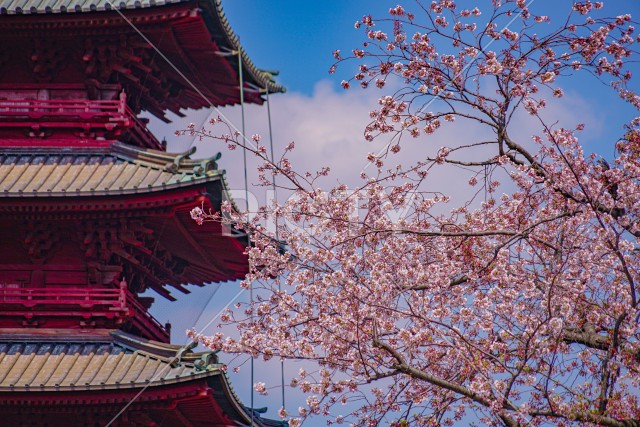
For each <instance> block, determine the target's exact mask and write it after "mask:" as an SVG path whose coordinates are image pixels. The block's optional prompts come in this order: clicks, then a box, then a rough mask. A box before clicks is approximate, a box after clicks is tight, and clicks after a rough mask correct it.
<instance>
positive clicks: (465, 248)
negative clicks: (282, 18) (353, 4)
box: [187, 0, 640, 427]
mask: <svg viewBox="0 0 640 427" xmlns="http://www.w3.org/2000/svg"><path fill="white" fill-rule="evenodd" d="M478 3H482V5H483V6H482V7H483V9H482V10H481V9H479V8H469V9H464V8H459V7H457V5H456V4H455V3H454V2H453V1H451V0H439V1H433V2H431V3H429V2H416V3H412V4H410V5H407V6H406V7H407V9H406V10H405V8H403V7H402V6H397V7H394V8H392V9H390V10H389V16H387V17H383V18H382V19H374V18H372V17H370V16H365V17H364V18H363V19H362V20H361V21H358V22H357V23H356V24H355V26H356V28H357V29H359V30H360V31H363V32H364V36H365V40H366V41H365V42H364V43H363V45H362V46H361V47H360V48H358V49H355V50H353V51H352V52H351V53H350V54H349V55H348V56H345V57H344V58H343V56H342V54H341V53H340V52H338V51H336V52H334V55H335V57H336V60H337V63H336V67H338V71H340V70H341V69H342V68H345V67H346V68H349V67H354V66H355V67H356V68H355V74H354V75H353V77H352V78H350V79H347V80H345V81H343V82H342V86H343V87H344V88H346V89H349V88H350V87H351V89H350V90H354V89H355V86H357V85H359V86H362V87H363V88H367V87H369V89H367V90H378V89H379V90H380V93H381V97H380V99H379V105H377V106H376V108H375V109H373V110H372V111H371V114H370V115H371V123H370V124H369V125H368V126H367V128H366V129H365V131H364V136H365V139H367V140H378V139H379V138H387V139H388V141H390V142H389V144H388V145H387V147H386V149H384V150H382V151H381V152H379V153H377V154H373V153H372V154H370V155H369V157H368V159H367V160H366V161H368V162H370V163H371V164H372V165H373V166H372V168H371V172H369V173H367V172H363V173H362V174H361V180H362V181H361V185H360V186H358V187H357V188H348V187H347V186H346V185H336V186H334V188H331V189H328V190H321V189H320V188H319V185H318V182H319V180H321V179H323V177H324V176H326V175H328V174H330V171H329V169H328V168H322V169H320V170H319V171H318V172H314V173H303V172H301V171H299V170H297V169H296V168H295V167H294V166H293V165H292V162H291V161H290V160H289V158H290V154H291V151H292V150H293V149H294V147H293V144H290V145H289V146H288V147H287V149H286V151H285V154H284V155H283V157H282V158H280V159H279V160H278V161H270V159H269V156H268V155H267V151H268V150H266V148H265V147H264V146H263V145H262V143H261V142H260V140H259V137H257V136H255V137H254V138H253V140H251V141H246V140H243V139H242V138H241V136H240V135H238V134H237V133H232V132H228V131H227V132H221V131H220V130H219V128H220V126H224V123H220V122H221V121H220V120H213V121H212V123H211V125H214V126H213V127H211V128H209V129H195V128H193V127H192V128H190V129H189V130H188V131H187V132H188V133H191V134H197V135H199V136H200V137H202V138H204V139H208V138H211V139H216V140H222V141H224V142H226V143H227V144H228V145H229V146H230V147H231V148H235V147H240V148H242V149H245V150H247V151H248V152H250V153H252V154H254V155H256V156H258V157H259V158H260V159H261V160H262V161H263V165H262V166H261V168H260V173H261V180H262V183H263V184H264V185H271V180H272V178H277V180H278V184H279V186H281V187H285V188H288V189H291V190H292V192H293V193H294V194H295V197H292V198H289V199H288V200H287V201H286V202H283V203H276V202H274V203H273V204H270V205H267V206H263V207H262V208H261V210H260V213H259V215H257V216H256V217H255V218H253V219H251V220H249V219H248V217H247V216H246V214H239V213H236V211H235V209H234V207H233V206H231V205H229V204H226V205H224V206H223V212H222V213H207V212H203V211H202V209H200V208H195V209H194V211H193V212H192V216H193V217H194V219H195V220H196V221H198V222H202V221H230V222H231V223H233V224H234V225H235V226H236V227H237V228H239V229H242V230H245V231H246V232H247V233H249V234H250V237H251V241H252V246H251V247H250V249H248V251H247V252H248V256H249V260H250V267H251V269H250V270H251V271H250V272H249V274H248V275H247V278H246V280H245V281H244V283H243V286H246V287H250V286H251V287H252V288H253V290H254V292H255V295H256V298H255V301H254V303H253V304H251V305H249V306H247V307H244V309H243V310H232V311H229V312H228V313H225V315H224V316H223V321H224V322H225V323H232V324H235V325H237V327H238V328H239V331H240V334H239V337H228V336H223V335H222V334H221V333H219V334H215V335H214V336H199V335H197V334H195V333H192V336H194V337H195V338H197V339H198V340H200V341H201V342H202V343H204V344H206V345H207V346H210V347H211V348H214V349H222V350H225V351H229V352H242V353H249V354H252V355H253V356H254V357H262V358H264V359H265V360H268V359H271V358H284V359H297V360H311V361H314V362H316V363H317V365H316V366H318V369H317V370H315V371H314V372H309V373H307V372H304V371H301V372H300V375H298V376H297V377H296V378H293V379H292V380H291V386H292V387H297V389H299V390H300V391H301V392H303V393H306V394H308V398H307V406H306V407H304V408H300V410H299V411H298V412H299V413H292V414H290V416H293V418H291V419H290V421H289V422H290V425H291V426H293V427H295V426H297V425H300V423H301V422H303V421H304V420H305V419H307V418H309V417H313V416H314V415H320V416H322V417H323V419H325V420H326V422H327V424H333V423H336V424H342V423H352V425H355V426H377V425H391V426H409V425H410V426H440V425H454V424H457V423H459V422H461V420H463V419H464V420H466V421H464V422H467V421H468V420H470V419H471V420H476V421H475V422H476V423H479V424H486V425H504V426H509V427H513V426H539V425H558V426H570V425H602V426H612V427H614V426H615V427H618V426H619V427H622V426H640V403H639V402H638V396H640V342H639V339H640V325H639V318H640V307H639V301H638V300H639V298H640V295H639V294H638V291H639V288H638V286H639V285H638V283H639V281H640V257H639V251H640V247H639V243H640V242H639V238H640V224H639V219H640V130H639V129H638V125H639V124H640V118H638V119H635V120H632V121H631V122H630V123H628V124H627V125H626V127H625V128H624V129H621V130H620V138H619V139H618V140H617V141H612V142H611V144H610V146H611V150H609V151H608V152H607V154H608V153H611V152H612V151H613V150H614V149H615V155H613V156H612V157H610V158H607V159H605V158H603V157H601V156H599V155H598V154H590V153H585V150H584V149H583V147H582V146H581V144H580V142H579V137H580V133H581V132H580V131H582V129H583V125H581V124H576V125H575V126H574V127H573V128H563V127H560V126H559V125H558V124H556V123H555V122H554V121H552V120H548V119H546V118H545V111H546V110H547V109H548V108H549V106H550V105H552V104H553V103H554V102H558V98H561V97H563V95H564V93H563V89H562V85H563V84H568V83H570V82H571V80H569V77H574V76H578V75H583V74H584V75H590V76H592V78H593V79H594V81H597V82H601V83H604V84H606V85H608V86H610V87H611V90H613V91H615V92H616V93H617V94H619V96H620V103H621V104H624V103H629V104H630V105H632V106H633V107H634V108H636V109H637V108H640V97H639V96H638V95H636V93H634V92H633V91H632V89H631V86H632V83H634V82H636V80H633V79H632V76H631V73H630V72H629V65H630V64H632V63H633V61H634V60H635V58H636V56H635V55H636V54H635V52H634V50H633V48H634V46H635V44H637V43H639V42H640V38H639V37H638V36H637V35H636V34H634V28H633V20H632V18H631V16H629V15H621V16H614V17H607V15H606V13H607V8H606V7H603V5H602V3H601V2H591V1H588V0H587V1H584V2H577V1H574V2H569V1H567V2H562V1H560V2H556V3H558V5H555V6H552V5H550V4H549V3H548V2H538V3H539V4H536V3H533V2H531V1H530V2H526V1H524V0H517V1H506V0H503V1H500V0H493V1H492V2H478ZM532 3H533V4H532ZM479 7H480V6H479ZM536 7H537V8H538V9H545V8H546V9H548V10H550V12H549V15H551V16H550V17H549V16H544V15H540V14H538V13H539V12H538V11H537V10H534V9H535V8H536ZM562 7H566V11H567V13H566V14H564V15H563V16H560V12H562V10H561V9H562ZM409 9H412V10H409ZM336 67H334V68H332V71H336ZM524 116H526V119H527V120H529V121H532V122H533V123H535V126H536V133H535V134H534V135H533V136H532V137H531V136H530V135H529V136H528V137H526V138H525V137H523V136H522V132H519V131H518V130H517V124H518V122H519V121H522V120H524V119H523V117H524ZM451 122H454V123H453V124H452V123H451ZM444 126H479V127H480V128H482V129H484V131H485V133H486V135H489V137H488V138H485V137H484V136H482V137H480V136H479V137H478V139H477V140H465V141H456V140H454V141H449V142H447V145H444V146H442V147H439V148H436V149H433V146H432V145H433V143H432V141H433V140H434V139H435V138H436V136H437V133H438V131H439V130H440V129H441V128H442V127H444ZM483 135H485V134H483ZM411 138H417V139H419V140H423V141H422V142H421V143H423V144H424V146H425V150H424V156H423V157H422V158H419V159H415V160H416V161H415V162H414V164H404V165H400V166H395V165H394V166H393V167H389V166H386V165H388V164H393V159H394V158H397V157H398V156H399V154H398V152H400V151H401V148H402V147H403V146H404V145H405V144H407V143H408V141H411ZM454 167H464V168H465V170H467V171H472V175H471V178H470V179H468V183H467V184H468V186H469V188H471V189H472V190H473V191H472V192H470V193H469V194H471V196H469V197H468V198H466V199H465V200H463V201H461V202H455V203H454V202H452V201H451V198H450V197H449V196H450V195H449V194H446V193H442V192H434V191H432V190H430V188H432V185H431V184H432V182H431V180H430V179H431V178H432V176H434V174H435V173H436V172H437V170H439V169H443V168H454ZM465 180H466V179H465ZM499 189H501V190H503V191H504V192H500V191H499ZM390 212H403V213H404V215H402V216H401V218H399V219H397V218H396V216H397V215H396V216H394V215H389V213H390ZM392 218H394V219H392ZM267 221H275V223H276V224H277V231H275V232H274V231H272V230H269V229H268V228H267V227H266V226H265V224H266V222H267ZM257 386H258V388H259V391H260V392H261V393H262V392H266V387H265V384H263V383H258V384H257ZM349 402H351V403H352V405H351V406H344V407H343V406H342V404H344V403H349ZM353 405H355V406H353ZM343 408H355V409H350V410H347V411H346V412H348V413H342V414H341V410H343ZM282 412H284V411H282ZM290 412H291V411H290ZM283 416H286V415H285V414H284V413H283ZM311 422H312V423H313V424H314V425H317V419H316V420H312V421H311Z"/></svg>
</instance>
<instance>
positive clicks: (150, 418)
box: [0, 329, 286, 427]
mask: <svg viewBox="0 0 640 427" xmlns="http://www.w3.org/2000/svg"><path fill="white" fill-rule="evenodd" d="M8 337H10V338H8ZM0 367H2V369H1V370H0V394H1V396H2V399H0V413H2V425H11V426H26V425H28V426H34V427H36V426H37V427H40V426H42V427H44V426H48V427H57V426H60V427H62V426H64V427H67V426H80V425H82V426H94V425H99V426H104V425H107V424H108V423H109V422H112V424H111V425H112V426H114V427H117V426H127V427H139V426H140V427H142V426H145V427H152V426H160V425H163V426H192V427H200V426H202V427H205V426H219V427H222V426H239V425H242V426H248V425H250V423H251V418H252V417H251V413H250V412H249V409H248V408H245V407H244V406H242V405H240V404H238V403H237V402H238V398H237V396H236V395H235V393H234V391H233V389H232V388H231V386H230V384H229V381H228V379H227V377H226V375H225V373H224V365H221V364H220V363H218V359H217V357H216V356H215V354H213V353H211V352H206V353H194V352H192V351H191V350H189V349H188V348H187V349H183V348H182V347H180V346H176V345H168V344H162V343H158V342H154V341H148V340H144V339H140V338H138V337H136V336H133V335H129V334H126V333H123V332H120V331H104V332H102V333H92V334H91V335H86V336H78V335H69V334H68V331H65V330H42V331H39V333H37V334H36V333H31V334H25V331H24V330H19V331H16V330H2V329H0ZM127 405H128V406H127ZM125 407H126V408H125ZM120 411H122V413H121V414H120V415H118V414H119V413H120ZM253 425H254V426H256V427H263V426H283V425H286V424H284V423H282V422H279V421H270V420H266V419H263V418H261V417H260V415H259V414H258V413H256V412H255V411H254V414H253Z"/></svg>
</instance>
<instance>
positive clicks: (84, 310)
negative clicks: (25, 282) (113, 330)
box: [0, 284, 169, 341]
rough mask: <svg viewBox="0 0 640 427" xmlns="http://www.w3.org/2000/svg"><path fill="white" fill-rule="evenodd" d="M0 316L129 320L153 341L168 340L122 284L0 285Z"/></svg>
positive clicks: (162, 327)
mask: <svg viewBox="0 0 640 427" xmlns="http://www.w3.org/2000/svg"><path fill="white" fill-rule="evenodd" d="M20 307H22V309H20ZM25 309H26V310H25ZM0 316H24V317H25V318H28V319H30V318H33V317H34V316H55V317H60V316H80V317H84V318H86V317H107V318H109V319H118V318H119V319H122V320H123V321H124V320H130V321H131V322H132V323H133V324H134V326H136V327H137V328H138V329H140V330H142V331H144V332H146V333H147V334H148V335H149V336H150V337H152V338H153V339H156V340H159V341H168V339H169V333H168V332H167V330H166V329H165V328H164V326H162V324H161V323H160V322H159V321H158V320H157V319H156V318H154V317H153V316H152V315H151V314H149V312H147V310H146V309H145V308H144V306H142V304H140V303H139V302H138V301H137V299H136V297H135V295H134V294H132V293H131V292H129V290H128V289H127V288H126V284H124V285H121V286H120V287H119V288H86V287H47V288H29V287H18V286H17V285H0Z"/></svg>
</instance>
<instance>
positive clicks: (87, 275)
mask: <svg viewBox="0 0 640 427" xmlns="http://www.w3.org/2000/svg"><path fill="white" fill-rule="evenodd" d="M240 68H242V73H240V72H239V69H240ZM240 75H242V76H244V77H243V79H242V80H243V81H242V82H240V79H239V76H240ZM240 85H242V87H243V88H244V89H245V90H244V101H245V102H251V103H258V104H260V103H262V102H263V98H262V95H261V94H262V93H264V92H266V91H268V92H271V93H276V92H282V91H283V88H282V87H280V86H279V85H277V84H276V83H275V82H274V81H273V80H272V77H271V74H269V73H268V72H264V71H261V70H259V69H257V68H256V67H255V66H254V65H253V64H252V62H251V61H250V60H249V58H248V57H247V56H246V55H245V53H244V51H243V50H242V48H241V46H240V45H239V43H238V40H237V38H236V37H235V36H234V35H233V32H232V31H231V29H230V28H229V25H228V23H227V21H226V19H225V17H224V14H223V12H222V9H221V6H220V4H219V2H218V1H217V0H201V1H196V0H174V1H164V0H158V1H154V0H143V1H139V0H122V1H120V0H118V1H114V2H110V1H103V0H95V1H94V0H86V1H85V0H37V1H36V0H0V242H1V243H0V414H1V418H0V424H1V425H11V426H14V425H15V426H22V425H25V426H26V425H28V426H72V425H73V426H75V425H82V426H105V425H113V426H238V425H251V423H252V422H253V424H254V425H257V426H264V425H281V423H280V422H275V421H269V420H266V419H263V418H261V417H260V416H259V414H257V413H256V411H254V410H253V409H251V408H247V407H245V406H243V405H242V404H241V403H239V401H238V399H237V397H236V396H235V394H234V392H233V390H232V388H231V387H230V385H229V382H228V380H227V377H226V376H225V374H224V367H223V365H221V364H219V363H218V360H217V358H216V356H215V355H214V354H213V353H194V352H193V351H192V350H191V349H189V348H181V347H179V346H175V345H171V344H169V336H170V330H169V325H162V324H160V323H159V322H158V321H157V320H156V319H154V318H153V317H152V316H151V315H150V314H149V312H148V310H149V307H150V306H151V304H152V303H153V298H150V297H141V296H140V294H141V293H142V292H144V291H146V290H148V289H153V290H154V291H156V292H157V293H159V294H160V295H162V296H164V297H166V298H169V299H174V297H173V295H172V293H171V291H173V290H178V291H182V292H188V290H187V289H186V288H185V285H186V284H195V285H204V284H205V282H219V281H227V280H234V279H238V278H241V277H243V276H244V274H245V272H246V271H247V260H246V258H245V256H244V254H243V253H244V248H245V247H246V245H247V239H246V236H245V235H243V234H240V233H234V232H233V230H223V229H222V227H221V226H220V225H219V224H214V223H207V224H205V225H204V228H202V227H198V226H197V225H195V224H194V222H193V221H192V220H191V219H190V216H189V211H190V209H192V208H193V207H194V206H201V205H202V206H204V207H205V209H206V208H209V209H212V210H218V209H219V208H220V205H221V203H222V202H223V201H225V200H226V199H227V194H226V187H225V180H224V176H223V174H222V172H221V171H220V170H219V169H218V165H217V163H216V161H217V160H218V159H217V157H214V158H208V159H198V160H196V159H194V158H192V155H193V154H194V152H195V149H192V150H189V151H187V152H184V153H168V152H166V147H165V144H163V143H161V142H159V141H158V140H157V139H156V138H155V137H154V135H153V134H151V133H150V132H149V130H148V129H147V127H146V120H145V119H142V118H140V117H138V114H139V113H140V112H142V111H147V112H150V113H151V114H153V115H155V116H156V117H158V118H160V119H162V120H165V121H166V118H165V112H166V111H171V112H173V113H175V114H178V115H181V109H183V108H201V107H209V106H211V105H230V104H237V103H239V102H240V100H241V98H240V92H241V91H240V90H239V88H240Z"/></svg>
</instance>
